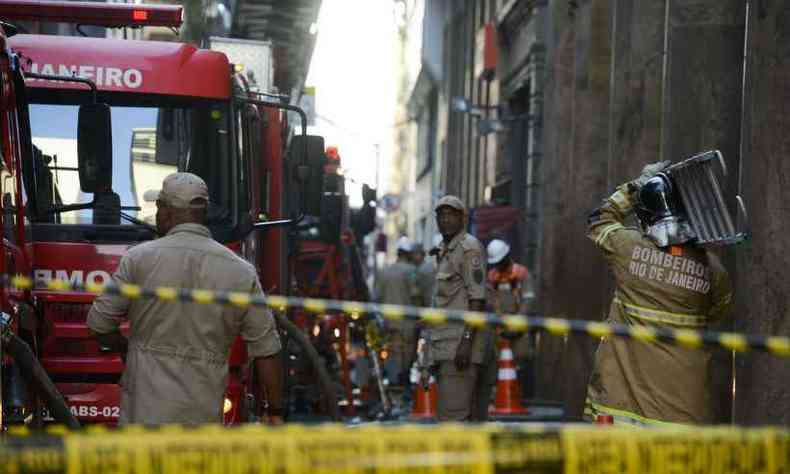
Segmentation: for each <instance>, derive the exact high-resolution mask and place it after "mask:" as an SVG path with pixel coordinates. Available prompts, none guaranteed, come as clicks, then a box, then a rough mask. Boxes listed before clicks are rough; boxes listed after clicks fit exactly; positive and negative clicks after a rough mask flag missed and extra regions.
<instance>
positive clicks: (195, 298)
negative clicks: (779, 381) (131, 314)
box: [3, 275, 790, 357]
mask: <svg viewBox="0 0 790 474" xmlns="http://www.w3.org/2000/svg"><path fill="white" fill-rule="evenodd" d="M3 281H4V282H5V283H6V284H8V283H10V284H11V285H13V286H14V287H16V288H18V289H21V290H29V289H33V280H31V279H30V278H28V277H25V276H21V275H16V276H13V277H9V276H7V275H6V276H5V277H4V278H3ZM46 289H49V290H52V291H85V290H88V292H89V293H97V294H98V293H108V294H115V295H122V296H125V297H127V298H132V299H137V298H157V299H162V300H176V299H179V300H181V301H190V302H194V303H198V304H228V305H235V306H238V307H247V306H259V307H260V306H268V307H270V308H273V309H276V310H279V311H285V309H286V308H303V309H304V310H305V311H307V312H310V313H314V314H323V313H326V312H337V313H345V314H347V315H350V316H352V317H354V318H359V317H361V315H363V314H376V313H378V314H381V315H382V316H383V317H384V318H386V319H389V320H402V319H404V318H409V319H414V320H418V321H422V322H425V323H427V324H432V325H435V324H446V323H448V322H462V323H465V324H468V325H470V326H474V327H481V326H484V325H491V326H496V327H502V328H504V329H507V330H508V331H513V332H526V331H527V330H530V329H541V330H545V331H547V332H549V333H550V334H552V335H556V336H566V335H568V334H570V333H577V334H585V335H588V336H591V337H595V338H601V337H609V336H617V337H625V338H630V339H635V340H638V341H642V342H647V343H655V342H657V341H661V342H664V343H668V344H674V345H678V346H682V347H686V348H690V349H697V348H700V347H702V346H704V345H707V346H717V347H722V348H724V349H727V350H731V351H737V352H744V351H749V350H757V351H765V352H768V353H770V354H773V355H776V356H778V357H790V338H788V337H784V336H764V335H757V334H736V333H718V332H713V331H696V330H692V329H671V328H665V327H650V326H634V325H624V324H612V323H601V322H590V321H581V320H572V319H563V318H534V317H526V316H522V315H513V314H507V315H495V314H488V313H481V312H475V311H458V310H444V309H438V308H418V307H414V306H397V305H379V304H373V303H362V302H357V301H335V300H324V299H318V298H296V297H286V296H278V295H273V296H266V297H262V296H261V295H255V294H248V293H240V292H215V291H210V290H202V289H191V290H184V289H179V288H170V287H160V288H153V289H150V288H143V287H140V286H137V285H129V284H124V285H120V287H118V286H114V285H99V284H90V285H75V284H72V283H70V282H69V281H66V280H51V281H50V282H48V283H47V286H46Z"/></svg>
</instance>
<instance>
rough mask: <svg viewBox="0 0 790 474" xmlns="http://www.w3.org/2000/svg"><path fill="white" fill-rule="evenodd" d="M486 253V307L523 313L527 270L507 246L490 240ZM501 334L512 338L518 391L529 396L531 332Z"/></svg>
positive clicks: (531, 383) (502, 312)
mask: <svg viewBox="0 0 790 474" xmlns="http://www.w3.org/2000/svg"><path fill="white" fill-rule="evenodd" d="M486 253H487V254H488V259H487V260H488V266H489V268H490V270H489V271H488V285H489V292H488V294H489V295H491V296H490V299H489V307H490V309H491V310H492V311H494V312H495V313H497V314H500V315H501V314H525V313H526V311H527V296H528V284H527V283H528V281H529V271H528V270H527V267H525V266H524V265H521V264H518V263H516V262H514V261H513V258H512V257H511V252H510V245H508V244H507V242H505V241H503V240H500V239H494V240H492V241H491V242H489V243H488V247H486ZM502 335H503V336H504V337H507V338H509V339H511V340H512V346H513V358H514V359H515V362H516V364H517V366H518V367H519V381H520V383H521V387H522V393H523V394H524V395H526V396H530V395H531V394H532V392H533V387H534V380H535V377H534V376H533V375H534V374H533V372H534V370H533V365H534V364H533V361H534V354H535V342H536V341H535V340H536V335H535V334H534V333H531V332H529V333H525V334H509V333H503V334H502Z"/></svg>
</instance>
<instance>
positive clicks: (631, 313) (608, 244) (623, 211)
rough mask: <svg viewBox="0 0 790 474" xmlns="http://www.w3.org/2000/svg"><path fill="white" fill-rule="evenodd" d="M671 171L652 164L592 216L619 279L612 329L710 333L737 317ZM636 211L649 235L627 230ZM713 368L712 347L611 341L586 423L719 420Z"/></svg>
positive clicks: (599, 356) (603, 347)
mask: <svg viewBox="0 0 790 474" xmlns="http://www.w3.org/2000/svg"><path fill="white" fill-rule="evenodd" d="M668 164H669V162H661V163H656V164H653V165H648V166H646V167H645V169H644V170H643V172H642V175H641V176H640V177H639V178H638V179H637V180H635V181H633V182H630V183H626V184H624V185H622V186H620V187H618V188H617V191H616V192H615V193H614V194H613V195H612V196H610V197H609V198H608V199H607V200H606V201H605V202H604V203H603V205H602V206H601V207H600V208H598V209H597V210H595V211H594V212H593V213H592V214H591V216H590V220H589V234H588V235H589V237H590V239H592V240H593V241H594V242H595V244H596V245H597V246H598V247H599V248H600V249H601V250H603V252H604V255H605V257H606V259H607V260H608V262H609V266H610V267H611V269H612V271H613V273H614V276H615V279H616V289H615V296H614V299H613V301H612V304H611V308H610V310H609V318H608V319H609V321H610V322H614V323H622V324H627V325H631V326H644V327H648V328H653V327H665V328H676V329H695V330H703V329H705V328H706V327H707V325H708V323H709V322H710V321H712V320H713V319H716V318H720V317H722V316H723V315H725V314H726V312H727V311H728V310H729V308H730V306H731V299H732V288H731V286H730V281H729V278H728V275H727V272H726V270H725V269H724V267H723V266H722V264H721V262H720V261H719V259H718V258H717V257H716V256H715V255H714V254H713V253H711V252H710V251H708V250H706V249H704V248H702V247H700V246H697V245H695V244H694V243H693V239H694V234H693V231H692V230H691V227H690V226H689V225H688V223H687V221H686V220H685V216H684V211H683V208H682V204H681V203H680V201H679V198H678V197H677V196H676V195H675V194H674V192H673V189H672V182H671V180H670V179H669V178H668V177H667V176H666V175H664V174H661V173H659V172H660V171H661V170H662V169H664V168H665V167H666V166H667V165H668ZM634 206H636V209H634ZM632 210H636V214H637V218H638V220H639V222H640V225H641V227H642V230H641V231H640V230H638V229H635V228H628V227H625V226H624V225H623V222H624V221H625V219H626V217H627V216H628V215H629V214H630V213H631V212H632ZM709 366H710V353H709V351H707V350H705V349H697V350H694V349H686V348H682V347H678V346H676V345H671V344H668V343H665V342H660V341H657V342H654V343H645V342H639V341H635V340H629V339H622V338H616V337H612V338H605V339H604V340H603V341H602V342H601V344H600V346H599V348H598V351H597V353H596V356H595V368H594V370H593V374H592V377H591V379H590V384H589V386H588V391H587V403H586V406H585V416H586V417H587V418H592V419H596V418H597V416H598V415H600V414H606V415H611V416H612V418H613V419H614V422H615V423H628V424H635V425H646V424H672V423H678V424H692V423H710V422H712V421H714V420H713V419H712V413H711V409H710V408H711V404H710V394H709V393H708V388H707V386H706V381H707V377H708V370H709Z"/></svg>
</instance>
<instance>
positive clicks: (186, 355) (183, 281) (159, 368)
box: [88, 173, 283, 425]
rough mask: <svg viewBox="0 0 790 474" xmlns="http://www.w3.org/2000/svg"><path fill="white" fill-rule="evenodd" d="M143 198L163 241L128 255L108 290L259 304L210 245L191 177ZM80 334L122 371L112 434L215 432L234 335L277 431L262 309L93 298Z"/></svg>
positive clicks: (272, 352)
mask: <svg viewBox="0 0 790 474" xmlns="http://www.w3.org/2000/svg"><path fill="white" fill-rule="evenodd" d="M149 197H151V198H154V199H156V206H157V212H156V225H157V228H158V230H159V232H160V234H161V235H164V237H162V238H160V239H157V240H154V241H151V242H146V243H144V244H141V245H138V246H136V247H133V248H131V249H129V252H128V253H127V254H126V255H125V256H124V257H123V258H122V259H121V262H120V264H119V266H118V269H117V270H116V272H115V274H114V275H113V283H114V284H116V285H121V284H136V285H140V286H142V287H145V288H158V287H176V288H195V289H206V290H214V291H239V292H245V293H254V294H258V295H261V294H262V290H261V286H260V282H259V281H258V277H257V274H256V271H255V268H254V267H253V266H252V265H250V264H249V263H247V262H246V261H244V260H242V259H241V258H239V257H238V256H236V254H234V253H233V252H232V251H230V250H229V249H228V248H227V247H225V246H223V245H221V244H219V243H218V242H216V241H215V240H213V239H212V238H211V233H210V232H209V229H208V228H207V227H206V225H205V223H206V212H207V208H208V202H209V194H208V188H207V186H206V183H205V182H204V181H203V180H202V179H201V178H200V177H198V176H196V175H194V174H191V173H173V174H171V175H169V176H167V177H166V178H165V180H164V182H163V183H162V190H161V191H159V192H158V193H154V195H153V196H151V195H150V194H149ZM123 319H127V320H128V321H129V322H130V327H131V329H130V332H129V339H128V340H127V339H126V338H125V337H124V336H123V335H121V333H120V324H121V321H122V320H123ZM88 327H89V328H90V330H91V331H92V332H93V333H94V335H95V336H96V338H97V339H98V341H99V344H100V345H101V346H103V347H106V348H109V349H110V350H111V351H115V352H120V353H121V357H122V358H123V359H124V360H125V362H126V370H125V371H124V374H123V378H122V381H121V386H122V393H121V412H120V419H119V423H120V424H129V423H140V424H146V425H159V424H165V423H180V424H189V425H192V424H201V423H219V422H221V421H222V415H223V407H224V394H225V390H226V383H227V375H228V355H229V351H230V346H231V344H232V343H233V341H234V340H235V339H236V337H238V336H239V335H240V336H241V337H242V338H243V339H244V340H245V341H246V343H247V355H248V356H249V358H250V359H251V360H254V361H255V370H256V372H257V376H258V380H259V381H261V384H262V385H261V389H263V390H265V393H266V394H267V396H268V402H269V412H268V421H269V422H270V423H272V424H280V423H282V416H283V407H282V395H281V394H282V365H281V361H280V357H279V352H280V340H279V336H278V335H277V328H276V326H275V323H274V319H273V318H272V315H271V313H269V311H268V310H266V309H263V308H252V307H248V308H238V307H234V306H220V305H214V304H197V303H187V302H182V301H165V300H160V299H130V298H127V297H125V296H120V295H110V294H103V295H100V296H98V297H97V298H96V300H95V301H94V302H93V306H92V307H91V310H90V312H89V314H88ZM261 393H263V391H261Z"/></svg>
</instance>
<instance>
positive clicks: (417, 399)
mask: <svg viewBox="0 0 790 474" xmlns="http://www.w3.org/2000/svg"><path fill="white" fill-rule="evenodd" d="M437 391H438V389H437V387H436V379H435V378H434V377H433V375H431V377H430V379H429V381H428V388H427V389H426V388H424V387H423V386H422V384H421V383H419V382H418V383H415V384H414V408H412V410H411V415H409V420H410V421H422V422H425V421H435V420H436V403H437V400H438V399H439V398H438V393H437Z"/></svg>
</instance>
